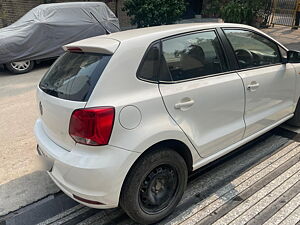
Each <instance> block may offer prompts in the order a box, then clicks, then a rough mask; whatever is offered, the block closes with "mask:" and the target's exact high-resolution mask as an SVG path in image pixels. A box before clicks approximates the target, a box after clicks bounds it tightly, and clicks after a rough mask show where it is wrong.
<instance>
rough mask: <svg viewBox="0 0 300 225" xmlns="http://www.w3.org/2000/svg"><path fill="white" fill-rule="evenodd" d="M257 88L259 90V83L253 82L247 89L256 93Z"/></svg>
mask: <svg viewBox="0 0 300 225" xmlns="http://www.w3.org/2000/svg"><path fill="white" fill-rule="evenodd" d="M257 88H259V83H257V82H256V81H252V82H251V84H249V85H248V86H247V89H248V90H249V91H255V90H256V89H257Z"/></svg>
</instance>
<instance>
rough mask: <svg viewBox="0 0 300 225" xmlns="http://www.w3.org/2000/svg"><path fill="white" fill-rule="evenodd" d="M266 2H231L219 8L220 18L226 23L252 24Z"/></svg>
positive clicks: (237, 0) (260, 0) (235, 0)
mask: <svg viewBox="0 0 300 225" xmlns="http://www.w3.org/2000/svg"><path fill="white" fill-rule="evenodd" d="M267 3H268V0H252V1H247V0H231V1H229V2H228V3H227V4H225V5H224V6H223V7H222V8H221V17H222V19H223V20H224V21H225V22H228V23H244V24H250V25H251V24H252V22H253V20H254V19H255V18H256V17H258V16H260V12H261V10H263V9H264V8H265V7H266V5H267Z"/></svg>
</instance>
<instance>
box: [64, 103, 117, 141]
mask: <svg viewBox="0 0 300 225" xmlns="http://www.w3.org/2000/svg"><path fill="white" fill-rule="evenodd" d="M114 118H115V108H114V107H100V108H88V109H77V110H75V111H74V112H73V114H72V116H71V120H70V126H69V134H70V135H71V137H72V138H73V139H74V140H75V141H76V142H77V143H80V144H85V145H94V146H95V145H107V144H108V142H109V139H110V135H111V132H112V128H113V125H114Z"/></svg>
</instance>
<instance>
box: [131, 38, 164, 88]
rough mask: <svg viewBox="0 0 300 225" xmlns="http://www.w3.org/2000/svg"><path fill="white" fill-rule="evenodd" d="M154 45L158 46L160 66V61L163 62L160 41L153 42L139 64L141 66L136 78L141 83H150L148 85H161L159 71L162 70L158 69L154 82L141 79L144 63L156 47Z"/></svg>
mask: <svg viewBox="0 0 300 225" xmlns="http://www.w3.org/2000/svg"><path fill="white" fill-rule="evenodd" d="M154 45H158V51H159V52H158V55H159V58H158V62H159V64H160V60H161V44H160V40H156V41H153V42H151V43H150V44H149V46H148V47H147V49H146V51H145V53H144V55H143V57H142V59H141V61H140V63H139V66H138V69H137V71H136V78H137V79H138V80H141V81H145V82H148V83H152V84H158V83H159V77H158V76H159V70H160V68H159V67H158V69H157V71H156V74H155V75H154V77H155V79H154V80H148V79H145V78H142V77H140V74H139V73H140V71H141V69H142V66H143V65H144V62H145V61H146V58H147V55H148V53H149V51H150V49H151V48H152V47H153V46H154Z"/></svg>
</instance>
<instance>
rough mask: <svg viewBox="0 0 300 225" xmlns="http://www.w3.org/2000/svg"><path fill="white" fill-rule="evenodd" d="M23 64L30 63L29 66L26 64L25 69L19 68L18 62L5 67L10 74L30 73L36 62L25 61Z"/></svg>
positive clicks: (7, 64)
mask: <svg viewBox="0 0 300 225" xmlns="http://www.w3.org/2000/svg"><path fill="white" fill-rule="evenodd" d="M22 62H28V64H27V63H26V64H24V67H19V68H18V67H17V66H16V65H15V64H16V63H17V62H10V63H6V64H5V66H6V68H7V69H8V70H9V71H10V72H12V73H14V74H23V73H28V72H30V71H31V70H32V69H33V67H34V61H32V60H25V61H22Z"/></svg>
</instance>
